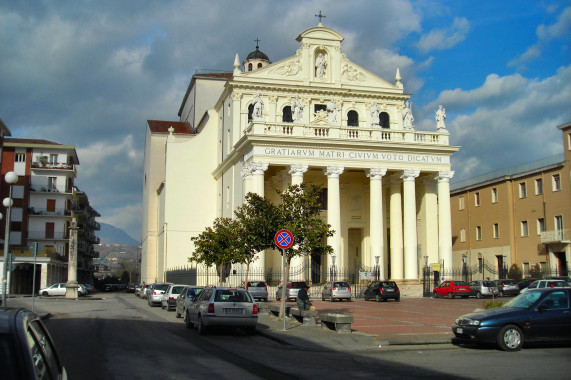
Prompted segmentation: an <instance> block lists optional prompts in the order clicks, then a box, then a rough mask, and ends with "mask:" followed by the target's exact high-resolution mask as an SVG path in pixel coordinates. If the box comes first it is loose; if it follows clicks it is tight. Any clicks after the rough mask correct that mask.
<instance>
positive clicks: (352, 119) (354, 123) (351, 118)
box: [347, 111, 359, 127]
mask: <svg viewBox="0 0 571 380" xmlns="http://www.w3.org/2000/svg"><path fill="white" fill-rule="evenodd" d="M347 126H348V127H358V126H359V114H358V113H357V111H349V112H347Z"/></svg>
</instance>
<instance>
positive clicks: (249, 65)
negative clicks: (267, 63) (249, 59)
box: [248, 63, 252, 71]
mask: <svg viewBox="0 0 571 380" xmlns="http://www.w3.org/2000/svg"><path fill="white" fill-rule="evenodd" d="M248 71H252V64H251V63H248Z"/></svg>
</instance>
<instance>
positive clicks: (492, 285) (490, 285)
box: [482, 281, 496, 288]
mask: <svg viewBox="0 0 571 380" xmlns="http://www.w3.org/2000/svg"><path fill="white" fill-rule="evenodd" d="M482 285H484V286H487V287H488V288H492V287H494V286H496V285H495V284H494V283H493V282H492V281H484V282H482Z"/></svg>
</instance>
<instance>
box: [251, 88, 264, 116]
mask: <svg viewBox="0 0 571 380" xmlns="http://www.w3.org/2000/svg"><path fill="white" fill-rule="evenodd" d="M252 104H253V105H254V110H253V112H252V116H253V119H262V118H263V117H264V101H263V100H262V97H261V94H260V93H259V92H258V94H257V95H256V97H255V98H254V102H253V103H252Z"/></svg>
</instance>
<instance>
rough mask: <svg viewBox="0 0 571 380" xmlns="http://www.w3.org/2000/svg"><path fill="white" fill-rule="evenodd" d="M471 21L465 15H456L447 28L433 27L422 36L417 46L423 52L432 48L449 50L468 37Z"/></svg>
mask: <svg viewBox="0 0 571 380" xmlns="http://www.w3.org/2000/svg"><path fill="white" fill-rule="evenodd" d="M469 31H470V22H469V21H468V20H467V19H466V18H464V17H456V18H454V21H453V22H452V25H451V26H450V27H448V28H445V29H433V30H431V31H430V32H429V33H428V34H425V35H424V36H422V37H421V38H420V41H419V42H418V43H416V47H417V48H418V49H420V51H422V52H423V53H427V52H429V51H432V50H447V49H451V48H452V47H454V46H456V45H457V44H459V43H460V42H462V41H464V40H465V39H466V35H467V34H468V32H469Z"/></svg>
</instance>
